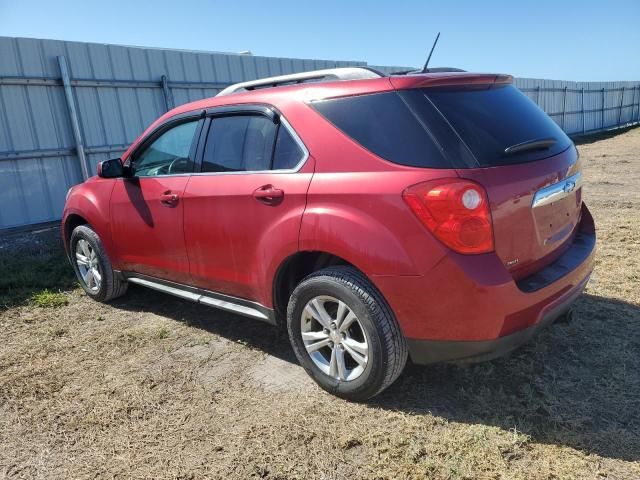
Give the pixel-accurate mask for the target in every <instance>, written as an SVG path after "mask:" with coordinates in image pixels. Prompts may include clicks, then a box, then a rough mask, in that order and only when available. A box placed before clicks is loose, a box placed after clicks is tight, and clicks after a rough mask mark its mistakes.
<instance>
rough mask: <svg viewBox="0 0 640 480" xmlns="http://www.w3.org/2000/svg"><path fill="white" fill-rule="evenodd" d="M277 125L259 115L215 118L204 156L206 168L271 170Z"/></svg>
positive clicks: (204, 167)
mask: <svg viewBox="0 0 640 480" xmlns="http://www.w3.org/2000/svg"><path fill="white" fill-rule="evenodd" d="M275 134H276V125H275V124H274V123H273V122H272V121H271V120H270V119H268V118H267V117H263V116H259V115H234V116H229V117H219V118H214V119H213V120H212V122H211V127H210V128H209V135H208V136H207V143H206V145H205V148H204V156H203V159H202V171H203V172H242V171H258V170H269V169H270V167H271V155H272V152H273V142H274V140H275Z"/></svg>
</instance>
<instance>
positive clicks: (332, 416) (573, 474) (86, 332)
mask: <svg viewBox="0 0 640 480" xmlns="http://www.w3.org/2000/svg"><path fill="white" fill-rule="evenodd" d="M579 150H580V154H581V158H582V161H583V163H584V174H585V177H586V185H585V199H586V202H587V203H588V205H589V206H590V208H591V209H592V212H593V214H594V217H595V219H596V222H597V226H598V235H599V238H598V242H599V246H598V249H599V252H598V259H597V266H596V270H595V273H594V275H593V278H592V280H591V282H590V283H589V286H588V288H587V291H586V294H585V295H583V296H582V297H581V298H580V300H579V301H578V304H577V315H576V319H575V320H574V321H573V322H571V323H569V324H566V323H563V324H556V325H553V326H551V327H550V328H549V329H547V330H546V331H544V332H543V333H542V334H541V335H539V336H538V337H537V338H536V339H535V340H534V341H533V342H532V343H531V344H529V345H527V346H526V347H524V348H522V349H520V350H518V351H516V352H515V353H513V354H512V355H510V356H509V357H506V358H502V359H498V360H495V361H492V362H488V363H483V364H477V365H471V366H466V367H460V366H453V365H438V366H432V367H427V368H424V367H415V366H409V367H408V368H407V369H406V371H405V372H404V374H403V375H402V376H401V377H400V379H399V380H398V381H397V382H396V383H395V384H394V385H393V386H392V387H391V388H389V389H388V390H387V391H385V392H384V393H383V394H382V395H380V396H379V397H377V398H376V399H374V400H373V401H371V402H370V403H368V404H355V403H348V402H345V401H343V400H339V399H337V398H334V397H332V396H330V395H328V394H326V393H324V392H323V391H322V390H320V389H319V388H318V387H316V386H315V385H314V384H313V383H312V382H311V381H310V380H309V379H308V378H307V377H306V375H305V373H304V372H303V370H302V369H301V368H300V367H299V366H298V365H297V364H296V362H295V358H294V356H293V353H292V351H291V349H290V347H289V346H288V343H287V340H286V338H285V337H284V336H283V335H282V334H280V333H279V332H277V331H276V330H274V329H272V328H271V327H269V326H268V325H263V324H261V323H257V322H253V321H251V320H246V319H244V318H241V317H236V316H233V315H230V314H226V313H221V312H219V311H216V310H211V309H208V308H207V307H204V306H198V305H193V304H190V303H187V302H184V301H181V300H179V299H176V298H172V297H168V296H163V295H161V294H158V293H155V292H152V291H149V290H144V289H142V288H136V287H131V288H130V290H129V293H128V294H127V295H126V296H125V297H124V298H122V299H119V300H118V301H116V302H114V303H112V304H109V305H102V304H98V303H94V302H92V301H91V300H89V299H88V298H87V297H86V296H85V295H84V294H83V293H82V291H81V290H80V289H78V288H77V287H76V288H73V287H69V285H71V283H70V282H72V280H71V279H70V277H68V275H69V273H70V272H71V270H70V268H68V267H67V266H65V265H64V260H62V259H61V255H60V252H59V246H58V243H57V242H58V240H57V236H56V235H57V233H56V232H53V233H51V232H49V233H45V234H44V235H45V237H46V236H47V235H49V237H47V238H49V242H48V243H47V245H49V246H48V247H47V246H44V247H43V246H42V242H41V241H40V243H37V242H36V243H35V244H36V245H38V249H37V250H38V251H37V255H35V254H34V255H31V254H27V253H24V248H25V247H24V246H20V247H16V248H14V249H13V250H12V247H11V242H10V241H5V242H4V243H2V242H0V257H2V255H4V257H2V258H4V260H0V268H1V270H2V272H1V274H0V277H3V279H4V280H3V279H0V287H1V289H4V297H3V298H4V302H5V303H6V304H7V306H5V307H4V308H2V309H0V332H1V333H0V335H1V342H0V478H5V477H6V478H12V479H13V478H30V479H31V478H42V479H54V478H65V479H67V478H179V479H199V478H254V477H257V478H268V479H288V478H314V479H341V478H442V479H462V478H482V479H531V478H533V479H565V478H568V479H570V478H580V479H582V478H587V479H590V478H593V479H601V478H608V479H623V478H624V479H632V478H634V479H637V478H640V413H639V412H640V286H639V284H640V154H639V152H640V128H635V129H631V130H628V131H625V132H623V133H620V134H618V135H615V136H608V137H607V136H601V137H597V138H590V139H588V140H584V141H583V142H582V143H581V144H580V145H579ZM25 238H27V241H26V242H25V241H24V238H23V240H22V241H20V242H18V243H20V244H25V243H26V244H27V245H31V244H32V243H34V242H35V240H34V238H35V236H33V235H31V236H27V237H25ZM38 238H41V237H38ZM45 243H46V242H45ZM29 255H31V256H29ZM43 257H44V258H46V259H47V262H45V263H42V262H41V261H40V260H39V259H41V258H43ZM24 258H28V261H23V260H24ZM2 262H4V263H2ZM38 262H40V263H38ZM25 265H26V266H25ZM29 269H32V271H29ZM7 272H8V273H7ZM60 272H65V273H60ZM65 275H66V276H67V277H65ZM62 277H64V278H62ZM7 278H9V280H7ZM12 278H13V280H11V279H12ZM16 279H17V280H16ZM47 279H59V281H58V280H55V281H54V280H47ZM2 281H4V282H5V283H4V284H2V283H1V282H2ZM12 282H13V283H12ZM47 282H53V283H52V284H51V285H50V286H51V287H52V288H62V289H63V291H64V293H63V297H62V302H58V303H57V304H60V303H63V304H64V303H67V305H63V306H58V307H43V306H38V305H50V303H41V302H40V301H39V300H38V298H39V297H37V294H38V291H39V290H41V289H42V288H44V287H46V286H47ZM16 285H17V286H16ZM0 297H1V295H0ZM34 299H35V300H34ZM0 303H2V302H0ZM54 304H56V303H55V302H54Z"/></svg>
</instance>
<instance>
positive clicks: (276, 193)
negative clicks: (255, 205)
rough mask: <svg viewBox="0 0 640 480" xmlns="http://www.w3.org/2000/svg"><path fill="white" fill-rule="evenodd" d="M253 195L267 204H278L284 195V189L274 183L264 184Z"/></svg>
mask: <svg viewBox="0 0 640 480" xmlns="http://www.w3.org/2000/svg"><path fill="white" fill-rule="evenodd" d="M253 197H254V198H255V199H256V200H258V201H259V202H262V203H264V204H266V205H277V204H279V203H280V202H281V201H282V198H283V197H284V190H281V189H279V188H275V187H274V186H273V185H263V186H262V187H259V188H257V189H255V190H254V191H253Z"/></svg>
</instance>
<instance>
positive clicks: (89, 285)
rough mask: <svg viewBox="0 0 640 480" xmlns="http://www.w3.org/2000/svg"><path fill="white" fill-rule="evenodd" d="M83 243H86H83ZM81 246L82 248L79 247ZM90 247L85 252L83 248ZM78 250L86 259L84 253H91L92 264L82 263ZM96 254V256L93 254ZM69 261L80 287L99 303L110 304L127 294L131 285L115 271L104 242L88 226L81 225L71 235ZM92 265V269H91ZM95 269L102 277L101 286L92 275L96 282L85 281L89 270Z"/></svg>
mask: <svg viewBox="0 0 640 480" xmlns="http://www.w3.org/2000/svg"><path fill="white" fill-rule="evenodd" d="M83 242H86V244H85V243H83ZM79 244H80V247H78V245H79ZM87 244H88V247H87V249H86V250H83V248H82V247H83V246H86V245H87ZM76 249H79V253H80V255H81V257H82V258H84V259H86V258H87V255H84V254H83V253H84V252H87V251H88V252H89V253H90V255H89V257H90V258H91V259H94V260H93V261H92V263H89V264H87V262H84V261H80V260H79V259H78V257H77V255H76ZM91 252H95V256H94V255H93V253H91ZM69 259H70V261H71V265H73V269H74V271H75V272H76V277H77V278H78V282H79V283H80V286H81V287H82V288H83V289H84V291H85V292H86V293H87V295H89V296H90V297H91V298H93V299H94V300H97V301H99V302H108V301H109V300H113V299H114V298H117V297H120V296H122V295H124V294H125V292H126V291H127V287H128V286H129V284H128V283H127V281H126V279H124V278H123V277H122V276H121V275H120V273H119V272H116V271H114V270H113V267H112V266H111V261H110V260H109V256H108V255H107V252H106V251H105V249H104V246H103V245H102V241H101V240H100V237H99V236H98V234H97V233H96V232H94V231H93V229H92V228H91V227H90V226H88V225H80V226H79V227H76V228H75V229H74V230H73V232H72V233H71V239H70V240H69ZM89 265H91V268H90V267H89ZM90 269H94V270H95V271H97V272H98V274H99V276H100V281H99V285H98V283H97V282H95V280H96V276H95V275H93V274H92V275H90V277H92V278H93V279H94V282H91V279H90V278H89V281H87V280H85V274H86V271H87V270H90Z"/></svg>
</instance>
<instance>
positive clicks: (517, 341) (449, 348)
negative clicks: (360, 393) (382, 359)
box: [407, 277, 589, 365]
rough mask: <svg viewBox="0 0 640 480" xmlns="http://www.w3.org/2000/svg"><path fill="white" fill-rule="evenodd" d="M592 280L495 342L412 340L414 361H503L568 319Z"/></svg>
mask: <svg viewBox="0 0 640 480" xmlns="http://www.w3.org/2000/svg"><path fill="white" fill-rule="evenodd" d="M588 280H589V277H587V278H585V279H584V281H583V283H582V284H581V285H580V286H579V287H578V288H576V289H575V290H574V291H572V292H571V293H570V295H567V297H566V298H563V300H562V302H561V303H560V304H558V305H557V306H554V307H553V308H552V309H551V310H549V311H548V312H547V313H545V314H544V316H543V318H542V319H541V320H540V321H539V322H537V323H535V324H534V325H532V326H530V327H528V328H525V329H524V330H520V331H518V332H515V333H512V334H510V335H506V336H504V337H500V338H496V339H493V340H478V341H467V342H465V341H458V342H456V341H437V340H408V341H407V344H408V347H409V352H410V355H411V360H412V361H413V362H414V363H417V364H420V365H427V364H430V363H438V362H447V361H454V360H468V361H485V360H491V359H493V358H497V357H501V356H503V355H506V354H507V353H509V352H511V351H512V350H515V349H516V348H518V347H520V346H521V345H523V344H525V343H527V342H528V341H529V340H531V339H532V338H533V337H534V336H535V335H536V334H537V333H538V332H539V331H540V330H542V329H543V328H544V327H546V326H547V325H550V324H551V323H553V322H554V321H555V320H556V319H558V318H559V317H561V316H562V315H564V314H565V313H566V312H567V311H568V310H569V309H570V308H571V305H572V304H573V302H574V301H575V299H576V298H578V296H580V294H581V293H582V291H583V290H584V287H585V286H586V284H587V281H588Z"/></svg>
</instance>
